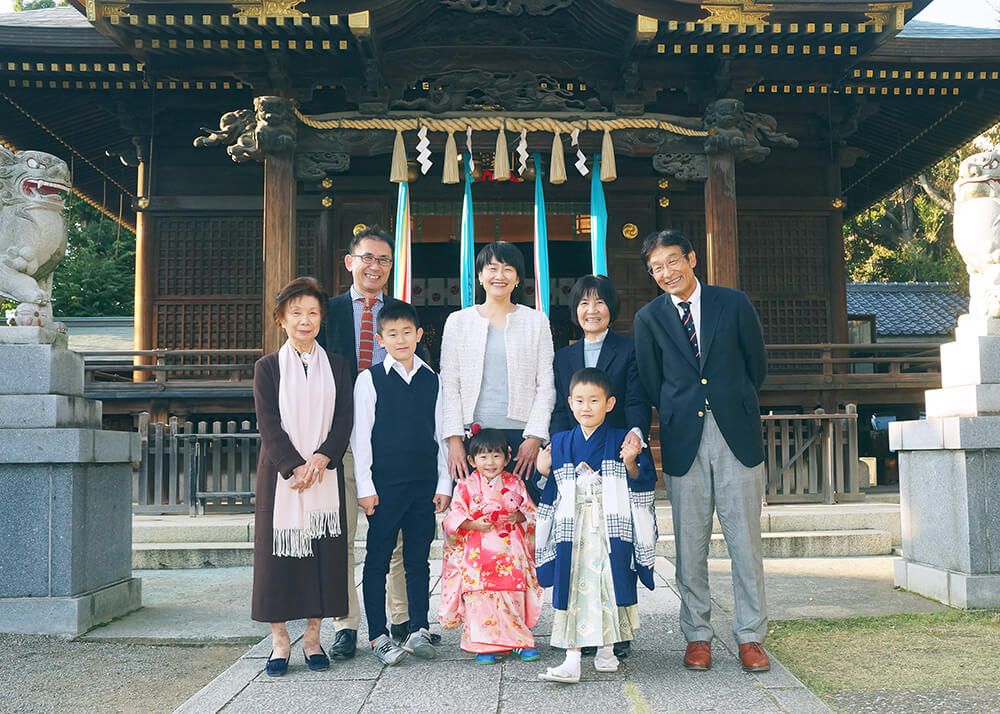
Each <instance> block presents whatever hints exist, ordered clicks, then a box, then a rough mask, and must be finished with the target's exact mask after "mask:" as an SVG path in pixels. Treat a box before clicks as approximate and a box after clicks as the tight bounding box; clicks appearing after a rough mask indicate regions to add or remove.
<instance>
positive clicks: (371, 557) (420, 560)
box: [361, 474, 437, 640]
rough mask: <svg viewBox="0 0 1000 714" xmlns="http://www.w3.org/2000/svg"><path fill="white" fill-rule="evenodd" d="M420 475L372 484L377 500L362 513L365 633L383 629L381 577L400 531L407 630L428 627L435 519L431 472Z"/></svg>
mask: <svg viewBox="0 0 1000 714" xmlns="http://www.w3.org/2000/svg"><path fill="white" fill-rule="evenodd" d="M432 476H433V477H432V478H427V479H424V480H423V481H411V482H407V483H401V484H394V485H392V486H389V487H383V488H379V489H378V499H379V504H378V505H377V506H376V507H375V512H374V513H373V514H372V515H370V516H368V544H367V551H366V553H365V567H364V571H363V582H362V586H361V592H362V595H363V596H364V601H365V616H366V617H367V619H368V639H369V640H374V639H376V638H377V637H378V636H379V635H387V634H389V631H388V629H387V628H386V613H385V578H386V575H388V574H389V560H390V559H391V558H392V551H393V549H394V548H395V547H396V541H397V539H398V538H399V533H400V531H402V533H403V572H404V573H405V574H406V599H407V600H408V601H409V606H410V607H409V615H410V632H416V631H417V630H419V629H421V628H427V627H429V623H428V622H427V616H428V610H429V609H430V593H429V591H430V577H431V566H430V552H431V541H433V540H434V532H435V530H436V528H437V522H436V521H435V520H434V493H435V490H436V488H437V475H436V474H433V475H432Z"/></svg>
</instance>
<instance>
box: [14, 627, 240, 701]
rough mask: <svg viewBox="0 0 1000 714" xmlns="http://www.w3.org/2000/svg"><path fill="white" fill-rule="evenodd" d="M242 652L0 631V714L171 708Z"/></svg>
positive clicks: (234, 648) (227, 647) (230, 648)
mask: <svg viewBox="0 0 1000 714" xmlns="http://www.w3.org/2000/svg"><path fill="white" fill-rule="evenodd" d="M247 649H248V648H247V647H246V646H242V645H240V646H236V645H207V646H189V647H177V646H162V645H133V644H109V643H98V642H67V641H66V640H62V639H58V638H54V637H36V636H24V635H0V662H2V663H3V666H2V667H0V713H2V714H7V713H8V712H11V713H12V714H13V713H14V712H17V713H18V714H22V713H23V712H31V713H32V714H46V713H48V712H53V713H55V712H59V714H71V713H72V714H75V713H76V712H88V713H89V712H100V714H117V713H118V712H150V713H153V712H172V711H173V710H174V709H175V708H176V707H177V706H179V705H180V704H182V703H183V702H184V701H186V700H187V699H188V698H189V697H190V696H191V695H192V694H194V693H195V692H197V691H198V690H199V689H201V687H203V686H204V685H205V684H207V683H208V682H209V681H211V680H212V679H214V678H215V676H216V675H218V674H219V672H221V671H223V670H224V669H226V667H228V666H229V665H231V664H232V663H233V662H235V661H236V660H237V659H238V658H239V657H240V656H241V655H243V654H244V653H245V652H246V651H247Z"/></svg>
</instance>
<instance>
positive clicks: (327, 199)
mask: <svg viewBox="0 0 1000 714" xmlns="http://www.w3.org/2000/svg"><path fill="white" fill-rule="evenodd" d="M320 203H322V204H323V208H329V207H330V206H332V205H333V197H332V196H323V198H322V200H321V201H320Z"/></svg>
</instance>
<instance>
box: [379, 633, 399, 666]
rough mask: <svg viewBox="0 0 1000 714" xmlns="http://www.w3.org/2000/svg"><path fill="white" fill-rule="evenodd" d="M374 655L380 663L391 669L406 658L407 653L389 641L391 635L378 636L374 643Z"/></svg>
mask: <svg viewBox="0 0 1000 714" xmlns="http://www.w3.org/2000/svg"><path fill="white" fill-rule="evenodd" d="M372 654H373V655H375V658H376V659H377V660H378V661H379V662H381V663H382V664H386V665H389V666H390V667H391V666H392V665H394V664H396V663H397V662H399V660H401V659H403V657H405V656H406V652H405V651H403V650H402V649H400V647H399V645H397V644H396V643H395V642H393V641H392V640H391V639H389V635H379V636H378V638H377V639H376V640H375V641H374V642H373V643H372Z"/></svg>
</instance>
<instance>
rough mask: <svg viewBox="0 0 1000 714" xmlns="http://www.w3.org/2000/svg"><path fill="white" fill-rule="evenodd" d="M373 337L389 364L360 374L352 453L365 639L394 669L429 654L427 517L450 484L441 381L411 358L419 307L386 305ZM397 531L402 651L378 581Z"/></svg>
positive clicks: (431, 525)
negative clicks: (364, 522)
mask: <svg viewBox="0 0 1000 714" xmlns="http://www.w3.org/2000/svg"><path fill="white" fill-rule="evenodd" d="M376 333H377V334H376V339H377V340H378V342H379V344H380V345H381V346H382V347H383V348H385V350H386V358H385V360H384V361H383V362H382V363H381V364H376V365H373V366H372V367H370V368H368V369H366V370H365V371H363V372H361V373H360V374H359V375H358V380H357V382H356V383H355V385H354V432H353V433H352V434H351V450H352V451H353V452H354V472H355V476H356V479H357V484H358V505H359V506H360V507H361V509H362V510H363V511H364V512H365V514H366V515H367V516H368V547H367V553H366V555H365V567H364V573H363V576H362V577H363V584H362V594H363V596H364V602H365V615H366V616H367V618H368V639H369V640H370V642H371V646H372V652H373V653H374V654H375V656H376V657H377V658H378V659H379V660H380V661H382V662H383V663H385V664H396V662H398V661H399V660H400V658H401V657H403V655H404V654H405V653H407V652H409V653H411V654H414V655H416V656H418V657H423V658H425V659H431V658H432V657H434V655H435V649H434V646H433V644H432V643H431V635H430V632H429V631H428V627H429V624H428V610H429V609H430V598H429V595H428V591H429V590H430V587H429V585H430V549H431V541H433V540H434V533H435V531H436V529H437V522H436V521H435V519H434V513H435V511H437V512H438V513H441V512H442V511H444V510H446V509H447V508H448V505H449V503H450V502H451V485H452V484H451V476H450V475H449V473H448V458H447V453H446V452H445V450H444V449H443V448H442V447H441V386H440V380H439V379H438V376H437V374H436V373H435V372H434V370H432V369H431V368H430V367H429V366H427V364H426V363H425V362H424V361H423V360H421V359H420V358H419V357H417V356H416V354H415V352H416V348H417V344H418V343H419V342H420V340H421V338H422V337H423V334H424V331H423V330H422V329H421V328H420V321H419V319H418V318H417V312H416V310H414V309H413V307H412V306H411V305H409V304H408V303H405V302H394V303H387V304H386V305H385V306H384V307H383V308H382V310H381V311H380V312H379V314H378V320H377V327H376ZM400 531H402V534H403V570H404V571H405V573H406V596H407V599H408V600H409V611H410V613H409V614H410V625H409V627H410V633H409V636H407V638H406V639H405V640H404V641H403V643H402V646H401V647H400V646H399V645H396V643H395V642H393V641H392V639H391V638H390V637H389V632H388V630H387V629H386V613H385V576H386V574H387V573H388V572H389V560H390V559H391V557H392V550H393V548H395V547H396V540H397V538H398V537H399V534H400Z"/></svg>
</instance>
